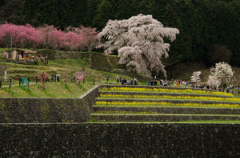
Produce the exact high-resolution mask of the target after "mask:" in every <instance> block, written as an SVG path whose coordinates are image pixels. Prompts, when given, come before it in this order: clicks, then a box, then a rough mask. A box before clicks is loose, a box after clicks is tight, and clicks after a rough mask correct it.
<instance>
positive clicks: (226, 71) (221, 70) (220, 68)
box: [210, 62, 236, 83]
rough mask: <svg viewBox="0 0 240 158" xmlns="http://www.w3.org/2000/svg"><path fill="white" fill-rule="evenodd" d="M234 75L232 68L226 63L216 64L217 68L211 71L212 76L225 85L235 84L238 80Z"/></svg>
mask: <svg viewBox="0 0 240 158" xmlns="http://www.w3.org/2000/svg"><path fill="white" fill-rule="evenodd" d="M234 73H235V72H234V71H233V70H232V67H231V66H230V65H229V64H228V63H225V62H219V63H216V66H215V67H212V68H211V69H210V74H211V76H214V77H215V78H216V79H218V80H221V81H222V82H225V83H233V82H234V81H235V80H236V79H235V77H234Z"/></svg>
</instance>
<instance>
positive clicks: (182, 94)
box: [99, 92, 233, 98]
mask: <svg viewBox="0 0 240 158" xmlns="http://www.w3.org/2000/svg"><path fill="white" fill-rule="evenodd" d="M99 94H100V96H101V94H103V95H114V94H117V95H130V96H134V95H146V96H152V95H154V96H193V97H217V98H233V97H232V96H221V95H207V94H189V93H151V92H149V93H144V92H99Z"/></svg>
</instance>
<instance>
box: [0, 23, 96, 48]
mask: <svg viewBox="0 0 240 158" xmlns="http://www.w3.org/2000/svg"><path fill="white" fill-rule="evenodd" d="M97 34H98V33H97V32H96V29H95V28H90V27H88V28H85V27H83V26H80V27H79V28H74V27H68V28H67V29H66V31H65V32H63V31H61V30H59V29H58V28H56V27H54V26H53V25H51V26H49V25H43V26H40V27H38V28H34V27H33V26H31V25H29V24H27V25H26V26H23V25H14V24H8V23H6V24H3V25H0V42H3V43H5V44H7V45H8V46H9V45H10V36H12V39H13V44H16V45H17V46H18V47H21V48H50V49H63V50H86V49H87V50H88V51H91V50H92V49H93V48H95V46H96V45H98V44H99V38H98V36H97Z"/></svg>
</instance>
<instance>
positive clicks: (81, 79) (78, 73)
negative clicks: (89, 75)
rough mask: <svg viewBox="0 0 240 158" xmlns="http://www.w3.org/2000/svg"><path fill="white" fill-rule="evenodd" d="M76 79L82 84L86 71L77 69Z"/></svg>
mask: <svg viewBox="0 0 240 158" xmlns="http://www.w3.org/2000/svg"><path fill="white" fill-rule="evenodd" d="M74 76H75V78H76V80H77V83H78V84H80V83H81V82H83V80H84V77H85V73H84V72H81V71H77V72H76V73H75V74H74Z"/></svg>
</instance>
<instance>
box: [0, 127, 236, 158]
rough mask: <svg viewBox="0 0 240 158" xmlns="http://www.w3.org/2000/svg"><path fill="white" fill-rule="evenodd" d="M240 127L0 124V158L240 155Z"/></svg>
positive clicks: (126, 157) (157, 157) (213, 156)
mask: <svg viewBox="0 0 240 158" xmlns="http://www.w3.org/2000/svg"><path fill="white" fill-rule="evenodd" d="M239 131H240V124H169V123H166V124H150V123H148V124H140V123H136V124H0V135H1V143H0V149H1V150H0V157H2V158H5V157H9V158H18V157H34V158H42V157H56V158H57V157H73V158H78V157H91V158H92V157H93V158H94V157H104V158H105V157H106V158H113V157H116V158H117V157H123V158H124V157H125V158H128V157H134V158H135V157H138V158H145V157H148V158H160V157H166V158H167V157H208V158H211V157H212V158H215V157H239V156H240V150H239V142H240V137H239Z"/></svg>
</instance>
